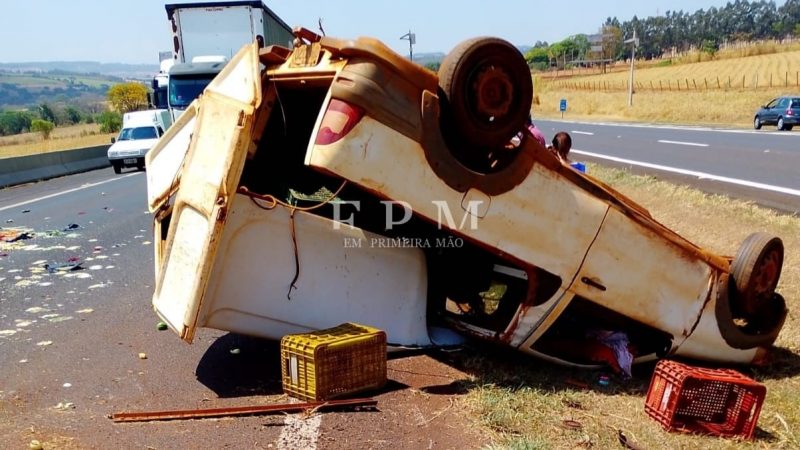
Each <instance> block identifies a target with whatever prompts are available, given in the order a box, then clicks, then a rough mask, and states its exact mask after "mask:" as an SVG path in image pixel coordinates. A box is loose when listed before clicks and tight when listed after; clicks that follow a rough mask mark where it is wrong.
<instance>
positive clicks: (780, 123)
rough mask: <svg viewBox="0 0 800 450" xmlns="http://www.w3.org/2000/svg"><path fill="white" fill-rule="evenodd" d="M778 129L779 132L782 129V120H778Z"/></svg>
mask: <svg viewBox="0 0 800 450" xmlns="http://www.w3.org/2000/svg"><path fill="white" fill-rule="evenodd" d="M778 128H779V129H781V130H782V129H783V119H782V118H781V119H778Z"/></svg>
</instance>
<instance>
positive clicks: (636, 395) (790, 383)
mask: <svg viewBox="0 0 800 450" xmlns="http://www.w3.org/2000/svg"><path fill="white" fill-rule="evenodd" d="M588 169H589V172H590V173H591V174H593V175H594V176H596V177H598V178H600V179H602V180H604V181H606V182H608V183H609V184H611V185H612V186H614V187H615V188H617V189H619V190H620V191H621V192H623V193H625V194H626V195H628V196H630V197H631V198H634V199H636V200H637V201H638V202H639V203H641V204H643V205H645V206H646V207H647V208H648V209H649V210H650V211H651V213H652V214H653V216H654V217H655V218H656V219H658V220H659V221H661V222H662V223H664V224H665V225H667V226H669V227H671V228H673V229H675V230H676V231H678V232H679V233H681V234H682V235H684V236H685V237H687V238H689V239H690V240H692V241H694V242H696V243H698V244H700V245H702V246H704V247H706V248H708V249H710V250H713V251H715V252H718V253H722V254H734V253H735V251H736V249H737V248H738V245H739V243H740V242H741V241H742V239H744V237H745V236H746V235H747V234H749V233H750V232H753V231H759V230H763V231H767V232H770V233H773V234H776V235H779V236H781V237H782V238H783V240H784V245H785V247H786V261H785V264H784V272H783V276H782V279H781V284H780V286H779V288H778V289H779V290H780V292H781V293H782V294H783V295H784V297H785V298H786V300H787V303H788V304H789V308H790V311H796V309H797V307H798V306H799V305H798V298H800V252H798V248H800V218H798V217H792V216H786V215H780V214H777V213H775V212H774V211H771V210H768V209H763V208H760V207H757V206H754V205H752V204H750V203H746V202H742V201H738V200H731V199H728V198H725V197H721V196H714V195H708V194H704V193H702V192H699V191H697V190H694V189H690V188H687V187H682V186H676V185H673V184H670V183H666V182H662V181H657V180H655V179H653V178H652V177H641V176H632V175H630V174H628V173H627V172H624V171H620V170H615V169H607V168H602V167H599V166H596V165H593V164H592V165H589V168H588ZM799 339H800V323H798V321H797V319H796V316H795V315H794V314H790V316H789V318H788V319H787V321H786V324H785V327H784V329H783V331H782V333H781V335H780V337H779V339H778V341H777V342H776V346H777V347H779V348H778V349H776V360H775V361H774V362H773V363H772V364H770V365H768V366H766V367H764V368H758V369H753V371H752V372H749V373H748V374H749V375H751V376H753V377H755V378H756V379H757V380H759V381H760V382H762V383H764V384H765V385H766V386H767V399H766V401H765V403H764V407H763V409H762V411H761V415H760V419H759V422H758V426H759V428H758V430H757V432H756V439H755V440H754V441H753V442H743V441H739V440H736V439H721V438H714V437H707V436H692V435H686V434H682V433H668V432H665V431H663V430H662V429H661V427H660V425H659V424H657V423H656V422H655V421H653V420H652V419H650V418H649V417H647V415H646V414H645V412H644V399H645V396H646V390H647V386H648V384H649V376H650V374H651V373H652V368H653V366H652V364H651V365H646V366H643V367H636V368H635V370H634V379H633V380H632V381H628V382H624V381H620V380H616V379H614V378H612V382H611V385H610V386H609V387H600V386H599V385H598V384H597V383H596V377H597V376H598V375H599V373H598V372H595V371H582V370H578V369H569V368H563V367H558V366H554V365H551V364H548V363H544V362H541V361H538V360H535V359H532V358H527V357H524V356H520V354H518V353H508V354H502V355H499V356H498V355H497V353H498V351H497V350H496V349H495V348H491V349H490V351H489V352H485V351H478V352H464V354H462V355H459V356H457V357H456V360H455V361H454V363H455V364H458V365H460V366H461V368H463V369H464V370H466V371H467V372H469V373H472V374H473V375H474V376H475V381H474V382H472V383H470V384H469V385H468V386H465V388H466V389H467V390H468V392H469V393H468V394H467V396H466V399H465V401H464V402H465V407H467V408H468V409H469V410H471V411H472V413H473V414H474V415H475V417H476V420H478V421H479V422H480V423H481V425H482V426H483V427H484V428H485V429H486V430H487V432H488V433H490V434H491V436H492V437H493V440H494V442H495V447H494V448H513V449H545V448H555V449H560V448H589V447H591V448H621V446H620V445H619V443H618V441H617V439H618V438H617V430H622V431H623V432H624V433H625V435H626V436H627V437H628V438H630V439H632V440H634V441H635V442H637V443H638V444H639V445H640V446H641V448H648V449H650V448H653V449H662V448H664V449H666V448H669V449H682V448H687V449H688V448H707V449H740V448H741V449H749V448H787V449H789V448H800V401H798V399H799V398H800V395H798V387H800V355H798V350H800V348H799V346H798V342H800V340H799ZM486 355H492V356H486ZM570 379H573V380H577V381H579V382H583V383H587V384H588V385H589V386H590V388H589V389H581V388H576V387H574V386H573V385H571V384H569V383H566V382H565V381H566V380H570ZM564 420H574V421H577V422H579V423H580V425H581V428H580V429H577V430H576V429H572V428H570V427H565V426H564V422H563V421H564Z"/></svg>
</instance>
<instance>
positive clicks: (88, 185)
mask: <svg viewBox="0 0 800 450" xmlns="http://www.w3.org/2000/svg"><path fill="white" fill-rule="evenodd" d="M141 173H142V172H134V173H129V174H127V175H121V176H118V177H115V178H109V179H108V180H104V181H98V182H96V183H89V184H84V185H83V186H80V187H76V188H72V189H67V190H66V191H61V192H56V193H53V194H48V195H43V196H41V197H36V198H33V199H30V200H25V201H24V202H19V203H14V204H13V205H7V206H0V211H5V210H7V209H12V208H18V207H20V206H24V205H28V204H30V203H36V202H39V201H42V200H47V199H49V198H53V197H58V196H60V195H65V194H70V193H72V192H77V191H81V190H83V189H88V188H91V187H95V186H100V185H101V184H106V183H110V182H112V181H117V180H121V179H123V178H128V177H132V176H134V175H139V174H141Z"/></svg>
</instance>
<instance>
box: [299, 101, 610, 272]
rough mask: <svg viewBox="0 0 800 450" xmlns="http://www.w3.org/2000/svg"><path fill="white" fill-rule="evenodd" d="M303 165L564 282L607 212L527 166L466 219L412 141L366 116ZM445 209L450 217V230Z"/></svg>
mask: <svg viewBox="0 0 800 450" xmlns="http://www.w3.org/2000/svg"><path fill="white" fill-rule="evenodd" d="M306 163H307V164H309V165H311V166H312V167H317V168H320V169H324V170H326V171H330V172H333V173H335V174H337V175H340V176H342V177H344V178H346V179H348V180H350V181H352V182H354V183H357V184H359V185H361V186H363V187H365V188H366V189H368V190H371V191H374V192H376V193H377V194H378V195H379V196H381V197H386V198H389V199H392V200H399V201H405V202H408V203H409V205H410V206H411V208H412V209H413V210H414V212H415V213H417V214H420V215H422V216H423V217H426V218H427V219H429V220H431V221H432V222H434V223H441V224H443V226H445V227H447V228H450V229H452V230H453V232H454V233H456V234H457V235H462V236H468V237H470V238H473V239H475V240H476V241H477V242H480V243H481V244H482V245H483V246H485V247H487V248H491V249H495V251H501V252H503V253H505V254H508V255H511V256H512V257H514V258H518V259H520V260H522V261H525V262H527V263H529V264H533V265H535V266H537V267H541V268H543V269H544V270H547V271H549V272H551V273H555V274H558V275H559V276H561V277H562V281H563V282H564V283H569V282H570V281H571V278H572V276H573V275H574V274H575V273H576V272H577V270H578V267H579V266H580V263H581V261H582V260H583V257H584V255H585V254H586V250H587V249H588V248H589V245H590V244H591V242H592V240H593V239H594V237H595V235H596V234H597V230H598V229H599V227H600V224H601V222H602V220H603V216H604V215H605V211H606V209H607V208H608V205H607V204H606V203H605V202H603V201H600V200H598V199H596V198H594V197H593V196H591V195H590V194H589V193H586V192H584V191H581V190H579V189H574V187H573V186H572V185H571V184H570V183H569V182H568V181H567V180H566V179H564V178H563V177H560V176H559V175H558V174H556V173H553V172H552V171H550V170H548V169H546V168H544V167H542V166H541V165H534V167H533V168H532V170H531V172H530V173H529V175H528V176H527V178H525V179H524V180H523V181H522V182H521V183H520V184H519V185H518V186H516V187H515V188H514V189H512V190H510V191H508V192H506V193H504V194H501V195H497V196H494V197H491V205H489V206H488V207H487V206H485V205H483V207H485V213H484V214H485V215H484V217H478V216H473V215H471V214H469V213H467V212H466V211H465V209H464V208H463V207H462V201H463V199H464V193H463V192H458V191H456V190H454V189H452V188H451V187H449V186H448V185H447V184H445V183H444V181H442V180H441V179H440V178H439V177H438V176H437V175H436V174H435V173H434V172H433V170H432V169H431V167H430V165H429V164H428V162H427V160H426V159H425V155H424V152H423V150H422V148H421V146H420V144H419V143H418V142H416V141H414V140H412V139H409V138H407V137H405V136H402V135H400V134H399V133H397V132H396V131H394V130H393V129H391V128H389V127H387V126H386V125H384V124H382V123H380V122H378V121H376V120H374V119H372V118H371V117H369V116H365V117H364V118H363V119H362V120H361V122H359V124H358V125H356V126H355V128H353V130H351V131H350V133H349V134H348V136H347V139H344V140H341V141H339V142H336V143H333V144H330V145H312V146H311V148H310V150H309V152H308V154H307V155H306ZM476 206H477V205H476ZM445 211H449V212H450V213H451V216H452V219H453V221H452V223H451V224H450V225H452V227H451V226H448V223H447V220H446V216H445V214H446V212H445ZM482 213H483V211H482ZM473 218H474V220H473Z"/></svg>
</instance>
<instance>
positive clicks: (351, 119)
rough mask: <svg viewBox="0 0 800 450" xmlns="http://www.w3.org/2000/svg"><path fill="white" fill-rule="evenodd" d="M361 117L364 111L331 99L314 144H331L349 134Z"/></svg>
mask: <svg viewBox="0 0 800 450" xmlns="http://www.w3.org/2000/svg"><path fill="white" fill-rule="evenodd" d="M362 117H364V110H363V109H361V108H359V107H358V106H354V105H351V104H349V103H346V102H343V101H341V100H337V99H335V98H334V99H331V102H330V104H329V105H328V109H327V110H326V111H325V115H324V116H322V123H321V124H320V126H319V132H317V139H316V141H315V144H319V145H327V144H333V143H334V142H336V141H338V140H339V139H341V138H343V137H344V136H345V135H346V134H347V133H349V132H350V130H352V129H353V127H355V126H356V124H357V123H358V121H359V120H361V118H362Z"/></svg>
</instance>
